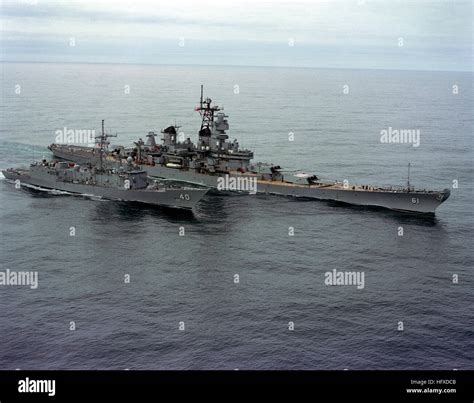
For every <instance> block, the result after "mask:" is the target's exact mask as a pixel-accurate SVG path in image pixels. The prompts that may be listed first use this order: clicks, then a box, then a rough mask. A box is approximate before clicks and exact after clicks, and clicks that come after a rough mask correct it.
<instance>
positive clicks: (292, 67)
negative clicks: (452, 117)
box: [0, 60, 474, 74]
mask: <svg viewBox="0 0 474 403" xmlns="http://www.w3.org/2000/svg"><path fill="white" fill-rule="evenodd" d="M0 63H12V64H13V63H18V64H19V63H26V64H28V63H31V64H88V65H91V64H92V65H94V64H97V65H125V66H186V67H188V66H189V67H192V66H194V67H242V68H280V69H285V68H288V69H295V68H297V69H314V70H374V71H412V72H424V73H426V72H431V73H471V74H472V73H474V69H471V70H428V69H396V68H393V69H390V68H373V67H372V68H369V67H364V68H362V67H318V66H278V65H241V64H193V63H133V62H86V61H40V60H0Z"/></svg>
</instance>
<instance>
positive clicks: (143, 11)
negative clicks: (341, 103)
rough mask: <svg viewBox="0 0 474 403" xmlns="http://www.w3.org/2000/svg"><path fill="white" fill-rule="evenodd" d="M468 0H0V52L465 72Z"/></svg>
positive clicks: (6, 56)
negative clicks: (0, 28) (0, 46)
mask: <svg viewBox="0 0 474 403" xmlns="http://www.w3.org/2000/svg"><path fill="white" fill-rule="evenodd" d="M472 8H473V2H472V0H465V1H463V0H459V1H457V0H438V1H426V0H418V1H416V0H406V1H398V0H376V1H369V0H339V1H338V0H333V1H330V0H326V1H320V0H312V1H309V0H293V1H292V0H252V1H249V0H230V1H229V0H219V1H212V0H199V1H197V0H194V1H193V0H175V1H171V0H166V1H163V0H155V1H150V0H62V1H61V0H4V1H2V12H1V26H2V38H1V42H2V54H1V58H2V60H5V61H50V62H54V61H57V62H98V63H153V64H154V63H156V64H163V63H164V64H204V65H206V64H211V65H251V66H300V67H347V68H382V69H415V70H463V71H472Z"/></svg>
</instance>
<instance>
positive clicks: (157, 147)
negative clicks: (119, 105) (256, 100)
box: [49, 86, 450, 214]
mask: <svg viewBox="0 0 474 403" xmlns="http://www.w3.org/2000/svg"><path fill="white" fill-rule="evenodd" d="M196 111H198V112H199V113H200V115H201V127H200V130H199V132H198V141H197V143H196V144H194V143H193V142H192V141H191V139H190V138H187V139H179V132H178V130H179V127H178V126H169V127H167V128H165V129H163V130H162V131H161V133H162V135H163V137H162V143H161V144H157V143H156V140H155V137H156V134H155V133H154V132H149V133H148V135H147V140H146V142H145V141H143V140H142V139H139V140H138V141H137V142H135V144H134V147H130V148H125V147H123V146H118V147H115V148H113V147H112V148H109V147H108V145H109V142H108V137H111V136H109V135H106V134H104V130H102V135H101V136H98V139H97V146H96V147H95V148H94V147H81V146H71V145H64V144H51V145H50V146H49V149H50V150H51V152H52V153H53V155H54V156H55V157H56V158H61V159H64V160H69V161H74V162H78V163H80V162H81V161H82V162H85V161H86V162H89V163H94V162H96V161H97V157H98V155H99V153H98V152H97V149H99V150H100V149H104V150H105V153H106V160H107V162H108V163H111V164H114V163H116V162H117V161H121V160H122V159H123V158H128V157H131V158H132V159H133V161H134V163H135V164H137V166H139V167H140V169H142V170H144V171H146V172H147V173H148V175H149V176H151V177H157V178H163V179H168V180H173V181H180V182H186V183H193V184H197V185H202V186H205V187H209V188H216V189H218V190H238V191H242V190H243V191H249V193H265V194H275V195H282V196H293V197H302V198H310V199H317V200H324V201H332V202H337V203H341V204H349V205H359V206H367V207H381V208H386V209H391V210H397V211H402V212H410V213H421V214H434V213H435V210H436V208H437V207H438V206H439V205H440V204H442V203H443V202H444V201H446V200H447V199H448V197H449V196H450V190H449V189H444V190H425V189H415V188H414V187H413V186H411V185H410V179H409V175H408V181H407V184H406V186H390V187H384V186H371V185H358V184H349V183H348V181H342V182H341V181H327V180H325V181H323V180H321V179H320V178H318V176H317V175H315V174H307V173H304V172H299V171H296V172H295V171H293V172H292V171H284V170H283V169H282V167H281V166H279V165H275V164H270V163H252V159H253V157H254V154H253V152H252V151H251V150H247V149H242V148H241V147H240V145H239V143H238V141H237V140H236V139H234V140H233V141H232V142H231V141H228V139H229V136H228V135H227V130H229V122H228V119H227V118H228V116H227V115H226V114H225V113H224V112H223V109H222V108H220V107H219V106H217V105H214V104H212V100H211V99H210V98H203V87H202V86H201V98H200V103H199V106H198V107H196ZM223 179H224V180H223ZM223 183H224V184H228V183H252V184H255V186H247V187H246V188H244V189H242V188H241V187H239V186H237V187H233V188H229V187H226V186H222V184H223Z"/></svg>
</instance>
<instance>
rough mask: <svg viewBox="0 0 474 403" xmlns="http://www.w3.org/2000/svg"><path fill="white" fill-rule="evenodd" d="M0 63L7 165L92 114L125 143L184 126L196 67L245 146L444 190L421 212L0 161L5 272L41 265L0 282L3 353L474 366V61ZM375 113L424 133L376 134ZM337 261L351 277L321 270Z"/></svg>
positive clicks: (67, 363) (27, 157) (299, 365)
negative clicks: (167, 194) (121, 182)
mask: <svg viewBox="0 0 474 403" xmlns="http://www.w3.org/2000/svg"><path fill="white" fill-rule="evenodd" d="M1 69H2V75H1V95H2V97H1V112H0V114H1V122H0V140H1V141H0V168H2V169H4V168H7V167H17V166H27V165H28V164H29V163H30V162H32V161H33V160H37V159H40V158H41V157H42V156H48V155H49V153H48V150H47V148H46V147H47V146H48V145H49V144H50V143H53V142H54V140H55V136H56V134H55V133H56V131H57V130H59V129H63V128H64V127H67V128H71V129H95V130H97V131H98V130H100V124H101V119H105V125H106V128H107V129H108V130H109V131H111V132H113V133H117V134H118V137H117V139H114V141H115V142H116V143H120V144H124V145H131V143H132V141H136V140H137V139H138V138H139V137H143V138H144V137H145V135H146V134H147V132H148V131H151V130H154V131H156V132H159V130H160V129H161V128H163V127H166V126H168V125H170V124H175V123H177V124H179V125H181V126H182V128H181V130H183V131H184V133H185V134H186V136H190V137H191V138H192V139H193V140H194V141H195V140H196V138H197V131H198V129H199V125H200V119H199V115H198V114H197V112H195V111H194V108H195V106H196V105H197V103H198V101H199V93H200V85H201V84H204V92H205V95H206V96H209V97H211V98H212V99H213V100H214V101H215V102H216V103H217V104H218V105H219V106H224V108H225V112H226V113H227V114H228V115H229V123H230V130H229V132H228V134H229V136H230V138H231V140H232V139H233V138H237V139H238V140H239V143H240V145H241V146H243V147H245V148H249V149H252V150H254V152H255V161H270V162H273V163H278V164H280V165H281V166H283V167H285V168H287V169H297V168H299V169H303V170H306V171H311V172H315V173H317V174H318V176H320V177H321V178H323V179H338V180H344V179H347V180H349V182H356V183H361V184H380V185H386V184H392V185H403V184H404V183H405V182H406V180H407V165H408V163H411V174H410V182H411V183H412V184H413V185H414V186H416V187H419V188H433V189H444V188H449V189H451V197H450V198H449V199H448V200H447V201H446V202H445V203H444V204H443V205H441V206H440V207H439V209H438V210H437V213H436V216H435V217H434V218H427V217H418V216H413V215H406V214H400V213H395V212H390V211H384V210H373V209H366V208H356V207H342V206H336V205H333V204H330V203H326V202H318V201H308V200H298V199H293V198H286V197H279V196H271V195H255V196H249V195H244V194H238V193H235V194H225V193H223V192H214V193H210V194H208V195H207V196H206V197H205V199H204V200H203V202H202V203H201V204H200V205H199V206H198V207H197V209H196V212H195V213H194V214H184V213H182V212H179V211H170V210H164V209H160V208H154V207H147V206H143V205H139V204H126V203H122V202H114V201H104V200H97V199H91V198H88V197H82V196H71V195H67V194H57V193H55V192H46V191H35V190H26V189H21V190H17V189H15V187H14V186H13V185H12V184H11V183H9V182H8V181H6V180H5V179H1V180H0V220H1V221H0V222H1V226H0V252H1V260H0V264H1V268H0V271H4V272H5V271H6V270H11V271H37V272H38V276H39V284H38V288H36V289H31V288H29V287H27V286H12V285H0V369H16V368H20V369H126V368H129V369H222V370H225V369H232V370H233V369H236V368H238V369H242V370H243V369H272V370H273V369H278V370H280V369H290V370H295V369H331V370H336V369H344V368H348V369H349V370H351V369H455V368H456V369H474V309H473V306H474V276H473V250H474V248H473V246H474V245H473V213H472V206H473V203H472V201H473V199H474V192H473V153H472V151H473V113H472V111H473V93H472V82H473V80H472V78H473V77H472V73H461V72H459V73H458V72H421V71H419V72H418V71H377V70H349V69H346V70H343V69H341V70H330V69H327V70H325V69H297V68H256V67H255V68H251V67H204V66H194V67H191V66H187V67H184V66H153V65H149V66H136V65H107V64H102V65H99V64H97V65H93V64H39V63H30V64H28V63H25V64H15V63H5V64H3V65H2V66H1ZM453 86H456V87H453ZM453 88H456V90H453ZM389 127H392V128H397V129H419V130H420V133H421V135H420V145H419V147H414V146H413V144H385V143H381V142H380V133H381V130H384V129H388V128H389ZM290 132H292V133H294V141H292V142H290V141H289V140H288V139H289V133H290ZM456 184H457V186H456ZM453 185H454V187H453ZM71 227H74V228H75V236H70V229H71ZM180 227H183V228H184V230H185V235H184V236H179V229H180ZM289 227H293V228H294V235H293V236H289ZM400 227H402V228H403V236H399V235H398V234H399V229H400ZM333 269H336V270H338V271H358V272H363V273H364V275H365V287H364V288H363V289H358V288H357V287H355V286H350V285H345V286H328V285H326V284H325V273H326V272H328V271H332V270H333ZM236 274H238V277H239V282H238V283H236V282H235V281H234V279H235V278H236V277H235V275H236ZM127 275H129V276H130V282H129V283H126V282H125V278H126V276H127ZM455 277H457V279H458V281H457V282H456V281H453V278H455ZM71 322H74V325H75V330H71ZM290 322H292V323H293V324H294V330H289V327H291V326H290ZM400 322H403V330H399V325H400ZM183 325H184V330H182V329H183ZM180 328H181V329H180Z"/></svg>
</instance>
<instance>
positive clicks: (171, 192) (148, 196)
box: [2, 169, 208, 210]
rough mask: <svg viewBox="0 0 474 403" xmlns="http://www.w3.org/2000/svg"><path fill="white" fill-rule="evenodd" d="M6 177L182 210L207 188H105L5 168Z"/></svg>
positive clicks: (79, 192) (82, 193) (200, 197)
mask: <svg viewBox="0 0 474 403" xmlns="http://www.w3.org/2000/svg"><path fill="white" fill-rule="evenodd" d="M2 173H3V175H4V176H5V178H6V179H8V180H11V181H17V180H19V182H18V183H20V185H24V184H26V185H33V186H37V187H41V188H45V189H54V190H61V191H64V192H69V193H74V194H81V195H87V196H96V197H102V198H104V199H109V200H121V201H129V202H140V203H147V204H153V205H157V206H165V207H172V208H181V209H188V210H190V209H192V208H194V206H195V205H196V204H197V203H198V202H199V201H200V200H201V199H202V198H203V197H204V195H205V194H206V193H207V191H208V189H187V188H183V189H164V190H134V189H118V188H112V187H111V188H106V187H102V186H94V185H83V184H77V183H68V182H62V181H53V180H51V178H49V177H48V176H46V175H44V177H41V176H31V175H29V173H28V171H26V170H25V171H23V170H18V169H15V170H3V171H2Z"/></svg>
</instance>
